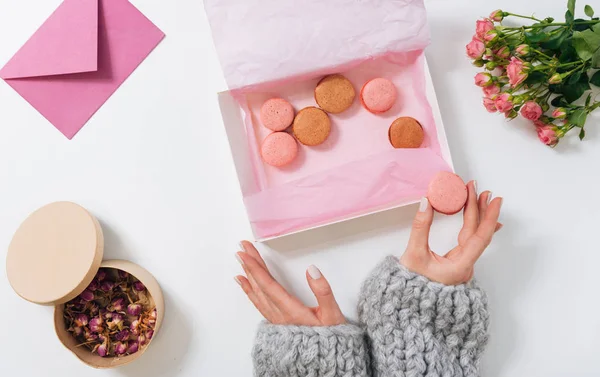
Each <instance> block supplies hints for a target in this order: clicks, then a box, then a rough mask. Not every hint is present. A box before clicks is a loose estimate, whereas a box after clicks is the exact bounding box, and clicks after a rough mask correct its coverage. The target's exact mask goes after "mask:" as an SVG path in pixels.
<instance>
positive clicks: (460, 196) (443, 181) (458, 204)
mask: <svg viewBox="0 0 600 377" xmlns="http://www.w3.org/2000/svg"><path fill="white" fill-rule="evenodd" d="M467 195H468V193H467V185H465V182H464V181H463V180H462V178H460V177H459V176H458V175H456V174H453V173H450V172H447V171H441V172H439V173H437V174H436V175H435V177H433V179H432V180H431V182H429V188H428V190H427V199H428V200H429V203H430V204H431V206H432V207H433V209H435V210H436V211H438V212H440V213H443V214H445V215H454V214H455V213H458V212H460V210H461V209H463V207H464V206H465V203H466V202H467Z"/></svg>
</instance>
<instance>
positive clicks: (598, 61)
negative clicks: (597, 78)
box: [592, 48, 600, 68]
mask: <svg viewBox="0 0 600 377" xmlns="http://www.w3.org/2000/svg"><path fill="white" fill-rule="evenodd" d="M592 67H593V68H600V48H599V49H598V50H596V53H595V54H594V56H592Z"/></svg>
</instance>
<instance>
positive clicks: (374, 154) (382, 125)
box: [234, 51, 451, 238]
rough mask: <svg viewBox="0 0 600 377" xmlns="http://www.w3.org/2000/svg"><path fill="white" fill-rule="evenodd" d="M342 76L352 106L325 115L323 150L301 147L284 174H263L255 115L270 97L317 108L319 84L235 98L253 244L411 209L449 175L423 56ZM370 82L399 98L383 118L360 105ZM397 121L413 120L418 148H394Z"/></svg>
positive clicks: (261, 134) (398, 57)
mask: <svg viewBox="0 0 600 377" xmlns="http://www.w3.org/2000/svg"><path fill="white" fill-rule="evenodd" d="M346 68H347V67H346ZM342 73H343V74H344V75H345V76H346V77H347V78H348V79H349V80H350V81H352V83H353V85H354V87H355V89H356V92H357V99H356V101H355V103H354V105H353V106H352V107H351V108H350V109H349V110H347V111H346V112H344V113H342V114H339V115H330V119H331V120H332V134H331V135H330V137H329V139H328V140H327V141H326V142H325V143H324V144H323V145H321V146H318V147H306V146H301V147H300V154H299V157H298V159H297V160H296V161H295V162H294V163H292V164H291V165H290V166H288V167H285V168H283V169H281V168H274V167H271V166H268V165H266V164H264V163H263V162H262V160H261V158H260V144H261V142H262V140H263V139H264V138H265V137H266V136H267V135H268V134H269V133H270V131H269V130H267V129H266V128H265V127H263V126H262V125H261V124H260V120H259V116H258V114H259V113H260V107H261V106H262V104H263V103H264V101H265V100H267V99H269V98H272V97H282V98H285V99H287V100H288V101H290V103H291V104H292V105H293V106H294V108H295V109H296V111H298V110H300V109H302V108H304V107H306V106H316V103H315V102H314V97H313V91H314V87H315V86H316V84H317V82H318V81H319V79H320V78H321V76H319V77H316V78H312V79H305V80H302V81H298V82H289V80H288V82H283V83H278V84H268V85H264V86H262V87H261V86H256V87H253V88H252V92H247V91H246V92H236V93H234V96H235V98H236V100H237V101H238V103H239V105H240V107H241V109H242V111H243V112H244V115H245V116H244V120H245V128H246V134H247V137H248V143H249V149H250V156H249V157H250V158H251V160H252V166H253V170H254V178H255V181H256V185H255V190H252V191H251V192H250V191H248V192H244V193H243V194H244V201H245V204H246V208H247V211H248V216H249V218H250V222H251V223H252V226H253V228H254V231H255V233H256V235H257V236H258V237H259V238H268V237H274V236H278V235H281V234H285V233H290V232H294V231H298V230H301V229H305V228H309V227H313V226H317V225H319V224H323V223H328V222H332V221H335V220H336V219H342V218H349V217H353V216H356V215H358V214H361V213H367V212H372V211H376V210H378V209H385V208H392V207H395V206H398V205H402V204H406V203H409V202H412V201H414V200H416V199H418V198H419V197H421V196H423V195H424V194H425V193H426V190H427V184H428V183H429V180H430V179H431V177H432V176H433V175H434V174H435V173H437V172H438V171H440V170H447V171H451V168H450V166H449V165H448V163H447V162H446V161H445V160H444V159H443V158H442V154H441V151H440V144H439V141H438V137H437V129H436V125H435V121H434V118H433V113H432V110H431V107H430V105H429V102H428V100H427V97H426V89H425V73H424V66H423V52H422V51H416V52H408V53H389V54H387V55H385V56H382V57H380V58H376V59H373V60H368V61H365V62H362V63H360V64H358V65H355V66H354V67H353V68H350V69H349V70H348V71H342ZM375 77H385V78H388V79H390V80H392V81H393V82H394V84H395V85H396V87H397V88H398V92H399V100H398V102H397V103H396V105H395V106H394V107H393V108H392V109H391V110H390V111H389V112H387V113H385V114H382V115H374V114H371V113H369V112H368V111H367V110H365V109H364V108H363V107H362V105H361V104H360V100H359V98H358V94H359V92H360V89H361V87H362V85H363V84H364V83H365V82H367V81H368V80H370V79H372V78H375ZM261 88H262V90H261ZM400 116H412V117H414V118H415V119H417V120H418V121H419V122H420V123H421V125H422V126H423V128H424V130H425V135H426V137H425V141H424V143H423V147H422V148H420V149H416V150H410V149H394V148H392V146H391V145H390V143H389V141H388V139H387V134H388V129H389V126H390V124H391V122H392V121H393V120H394V119H396V118H397V117H400Z"/></svg>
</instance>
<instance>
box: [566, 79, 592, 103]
mask: <svg viewBox="0 0 600 377" xmlns="http://www.w3.org/2000/svg"><path fill="white" fill-rule="evenodd" d="M589 89H590V84H589V78H588V75H587V74H584V75H581V77H580V78H579V81H577V82H576V83H574V84H564V85H563V87H562V94H564V96H565V100H566V101H567V102H569V103H572V102H575V101H577V100H578V99H579V98H580V97H581V96H582V95H583V93H585V92H586V91H587V90H589Z"/></svg>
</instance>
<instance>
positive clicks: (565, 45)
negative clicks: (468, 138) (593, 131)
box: [467, 0, 600, 147]
mask: <svg viewBox="0 0 600 377" xmlns="http://www.w3.org/2000/svg"><path fill="white" fill-rule="evenodd" d="M567 7H568V10H567V13H566V16H565V22H554V19H553V18H551V17H548V18H545V19H538V18H535V17H533V16H532V17H529V16H522V15H518V14H514V13H509V12H503V11H501V10H497V11H494V12H492V13H491V14H490V16H489V17H488V18H485V19H482V20H479V21H477V28H476V33H475V36H473V39H472V40H471V42H470V43H469V44H468V45H467V55H468V56H469V57H470V58H471V59H473V64H474V65H475V66H477V67H484V68H485V70H486V71H487V72H486V71H484V72H481V73H478V74H477V75H476V76H475V84H476V85H477V86H480V87H482V88H483V93H484V98H483V105H484V106H485V108H486V109H487V110H488V111H489V112H491V113H493V112H500V113H503V114H504V115H505V116H506V118H509V119H514V118H516V117H517V116H519V113H520V114H521V116H523V117H524V118H526V119H529V120H531V121H533V123H534V124H535V126H536V128H537V133H538V136H539V138H540V140H541V141H542V142H543V143H544V144H546V145H549V146H552V147H553V146H555V145H556V144H558V141H559V140H560V139H561V138H562V137H564V136H565V135H566V134H567V133H568V132H569V131H571V130H573V129H577V130H578V131H579V138H580V139H582V140H583V138H584V137H585V128H584V127H585V122H586V119H587V116H588V114H589V113H591V112H592V111H594V110H595V109H597V108H598V107H600V101H596V100H595V98H593V94H592V92H591V90H592V87H591V86H590V84H592V85H595V86H598V87H600V71H598V69H600V19H599V18H598V17H594V10H593V9H592V7H590V6H589V5H586V6H585V14H586V15H587V16H588V17H589V19H588V20H584V19H575V0H568V6H567ZM507 17H518V18H523V19H529V20H533V21H535V23H533V24H531V25H528V26H507V25H503V24H502V21H503V20H505V19H506V18H507ZM586 94H587V96H586Z"/></svg>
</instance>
